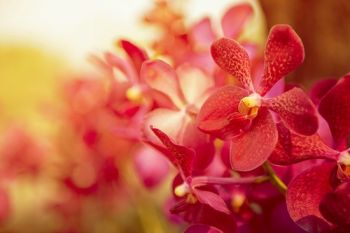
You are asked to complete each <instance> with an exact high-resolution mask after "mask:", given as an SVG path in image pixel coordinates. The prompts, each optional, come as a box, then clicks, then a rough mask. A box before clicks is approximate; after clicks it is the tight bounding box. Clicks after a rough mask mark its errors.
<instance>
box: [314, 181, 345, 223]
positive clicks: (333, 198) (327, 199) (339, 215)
mask: <svg viewBox="0 0 350 233" xmlns="http://www.w3.org/2000/svg"><path fill="white" fill-rule="evenodd" d="M320 211H321V213H322V214H323V216H324V217H325V218H326V219H327V220H329V221H330V222H332V223H334V224H335V225H338V226H348V227H350V183H344V184H342V185H340V186H339V187H338V188H337V189H336V190H335V191H334V192H330V193H327V194H326V195H325V196H324V197H323V199H322V200H321V205H320ZM348 229H349V228H348Z"/></svg>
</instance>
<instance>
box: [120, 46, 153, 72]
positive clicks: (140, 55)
mask: <svg viewBox="0 0 350 233" xmlns="http://www.w3.org/2000/svg"><path fill="white" fill-rule="evenodd" d="M119 43H120V46H121V47H122V48H123V49H124V51H125V52H126V53H127V54H128V56H129V58H130V60H131V62H132V63H133V65H134V67H135V70H136V72H139V71H140V70H141V65H142V63H143V62H144V61H146V60H147V59H148V56H147V54H146V52H145V51H144V50H142V49H141V48H139V47H137V46H136V45H135V44H133V43H131V42H130V41H127V40H120V42H119Z"/></svg>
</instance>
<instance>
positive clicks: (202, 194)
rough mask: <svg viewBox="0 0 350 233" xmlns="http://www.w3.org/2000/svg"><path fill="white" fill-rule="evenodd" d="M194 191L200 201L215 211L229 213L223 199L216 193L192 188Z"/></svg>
mask: <svg viewBox="0 0 350 233" xmlns="http://www.w3.org/2000/svg"><path fill="white" fill-rule="evenodd" d="M194 193H195V195H196V197H197V198H198V200H199V201H200V202H201V203H203V204H207V205H209V206H210V207H212V208H213V209H215V210H217V211H220V212H223V213H225V214H230V210H229V209H228V208H227V205H226V203H225V201H224V200H223V199H222V197H220V196H219V195H218V194H216V193H213V192H210V191H205V190H201V189H194Z"/></svg>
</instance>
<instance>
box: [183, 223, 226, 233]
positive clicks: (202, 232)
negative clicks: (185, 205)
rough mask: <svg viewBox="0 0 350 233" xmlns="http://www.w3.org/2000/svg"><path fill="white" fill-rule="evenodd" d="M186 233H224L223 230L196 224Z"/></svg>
mask: <svg viewBox="0 0 350 233" xmlns="http://www.w3.org/2000/svg"><path fill="white" fill-rule="evenodd" d="M184 233H223V232H222V231H221V230H219V229H217V228H216V227H212V226H208V225H204V224H195V225H191V226H190V227H188V228H187V229H186V230H185V232H184Z"/></svg>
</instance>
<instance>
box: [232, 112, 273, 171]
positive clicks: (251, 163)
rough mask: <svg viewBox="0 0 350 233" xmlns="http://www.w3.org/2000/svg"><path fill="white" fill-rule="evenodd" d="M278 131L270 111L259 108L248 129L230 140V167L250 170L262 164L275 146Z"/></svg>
mask: <svg viewBox="0 0 350 233" xmlns="http://www.w3.org/2000/svg"><path fill="white" fill-rule="evenodd" d="M277 139H278V132H277V129H276V125H275V122H274V121H273V119H272V116H271V114H270V112H269V111H268V110H267V109H265V108H261V109H260V110H259V114H258V116H257V117H256V118H255V119H254V120H253V124H252V126H251V127H250V128H249V129H248V131H246V132H244V133H242V135H239V136H238V137H237V138H234V139H233V140H232V141H231V152H230V153H231V157H230V159H231V167H232V169H234V170H238V171H251V170H253V169H255V168H257V167H259V166H260V165H262V164H263V163H264V162H265V161H266V160H267V158H268V157H269V156H270V154H271V153H272V152H273V150H274V149H275V147H276V143H277Z"/></svg>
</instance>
